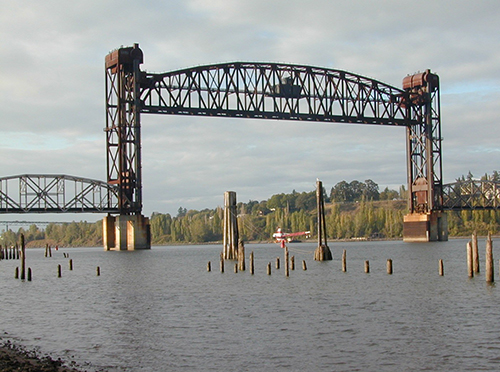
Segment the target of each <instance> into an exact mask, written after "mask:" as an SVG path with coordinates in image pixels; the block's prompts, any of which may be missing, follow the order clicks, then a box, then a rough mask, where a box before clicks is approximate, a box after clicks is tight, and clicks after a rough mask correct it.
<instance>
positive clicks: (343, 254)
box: [342, 249, 347, 273]
mask: <svg viewBox="0 0 500 372" xmlns="http://www.w3.org/2000/svg"><path fill="white" fill-rule="evenodd" d="M346 256H347V253H346V250H345V249H344V251H343V252H342V271H343V272H344V273H345V272H346V271H347V257H346Z"/></svg>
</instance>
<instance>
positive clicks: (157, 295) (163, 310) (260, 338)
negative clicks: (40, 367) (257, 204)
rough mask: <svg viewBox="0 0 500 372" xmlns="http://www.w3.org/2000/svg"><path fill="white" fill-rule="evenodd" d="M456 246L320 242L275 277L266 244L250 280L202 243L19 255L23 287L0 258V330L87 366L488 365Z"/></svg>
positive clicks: (498, 319)
mask: <svg viewBox="0 0 500 372" xmlns="http://www.w3.org/2000/svg"><path fill="white" fill-rule="evenodd" d="M479 244H480V255H481V265H482V266H481V268H482V269H483V272H484V246H485V243H484V240H480V243H479ZM465 245H466V241H465V240H450V241H449V242H442V243H428V244H408V243H403V242H400V241H390V242H382V241H380V242H379V241H377V242H349V243H340V242H334V243H329V246H330V248H331V250H332V253H333V255H334V260H333V261H328V262H316V261H314V260H313V251H314V249H315V246H316V244H315V243H314V242H311V243H295V244H290V245H289V247H290V255H294V256H295V261H296V268H295V270H293V271H291V272H290V276H289V277H288V278H287V277H285V275H284V269H283V265H282V268H281V269H279V270H277V269H276V268H275V265H274V263H275V260H276V257H278V256H280V257H281V258H282V259H283V257H282V256H283V250H282V249H281V248H280V247H279V245H276V244H247V245H246V253H247V257H248V254H249V253H250V252H251V251H253V252H254V255H255V274H254V275H251V274H250V273H249V272H248V263H247V271H245V272H241V271H240V272H238V273H234V264H233V262H228V261H226V270H225V273H223V274H221V273H220V271H219V253H220V251H221V246H216V245H205V246H204V245H197V246H171V247H154V248H153V249H151V250H148V251H135V252H104V251H103V250H102V249H101V248H71V249H70V248H67V249H60V250H59V251H57V252H56V251H53V252H52V253H53V257H52V258H44V250H43V249H29V250H28V251H27V266H29V267H31V268H32V270H33V280H32V281H31V282H27V281H21V280H16V279H15V278H14V271H15V267H16V266H18V265H20V261H17V260H4V261H1V262H0V293H1V295H0V298H1V302H0V310H1V313H2V322H1V325H0V331H1V332H2V337H3V338H4V339H6V338H10V339H12V340H14V341H15V342H18V343H21V344H23V345H25V346H27V347H28V348H33V347H39V348H40V351H41V352H42V353H50V354H51V355H53V356H55V357H56V358H57V357H61V358H63V359H65V360H74V361H76V362H77V363H78V364H79V365H80V366H82V367H83V368H85V369H86V370H88V371H424V370H429V371H478V370H487V371H498V370H500V288H498V287H497V286H496V285H495V284H493V285H490V284H487V283H486V282H485V279H484V274H483V273H481V274H480V275H477V276H476V277H475V278H473V279H469V278H468V277H467V270H466V250H465ZM344 249H345V250H346V252H347V272H342V267H341V260H340V258H341V255H342V251H343V250H344ZM63 253H68V254H69V255H70V258H71V259H72V260H73V266H74V267H73V270H72V271H70V270H69V265H68V261H69V260H68V258H65V257H64V256H63ZM389 258H390V259H392V260H393V269H394V273H393V275H388V274H387V273H386V261H387V259H389ZM439 259H443V261H444V270H445V275H444V276H439V275H438V260H439ZM302 260H306V264H307V270H306V271H304V270H303V269H302ZM365 260H369V261H370V273H369V274H366V273H365V272H364V261H365ZM208 261H211V262H212V271H211V272H207V269H206V266H207V262H208ZM268 262H272V274H271V275H270V276H269V275H267V270H266V268H267V263H268ZM58 264H61V265H62V268H63V271H62V277H61V278H58V277H57V265H58ZM282 264H283V263H282ZM97 266H99V267H100V270H101V275H100V276H97V275H96V267H97ZM497 269H498V265H496V267H495V270H496V271H497ZM497 277H498V276H497V275H496V276H495V278H497Z"/></svg>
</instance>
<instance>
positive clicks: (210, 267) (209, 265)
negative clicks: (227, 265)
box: [207, 261, 212, 272]
mask: <svg viewBox="0 0 500 372" xmlns="http://www.w3.org/2000/svg"><path fill="white" fill-rule="evenodd" d="M207 271H208V272H210V271H212V264H211V263H210V261H208V263H207Z"/></svg>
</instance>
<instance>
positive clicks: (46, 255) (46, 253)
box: [44, 243, 49, 257]
mask: <svg viewBox="0 0 500 372" xmlns="http://www.w3.org/2000/svg"><path fill="white" fill-rule="evenodd" d="M48 256H49V244H48V243H46V244H45V254H44V257H48Z"/></svg>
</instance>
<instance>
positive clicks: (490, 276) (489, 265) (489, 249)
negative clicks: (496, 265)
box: [485, 233, 495, 283]
mask: <svg viewBox="0 0 500 372" xmlns="http://www.w3.org/2000/svg"><path fill="white" fill-rule="evenodd" d="M485 275H486V282H487V283H493V282H494V280H495V275H494V270H493V242H492V240H491V234H490V233H488V238H487V239H486V270H485Z"/></svg>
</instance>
